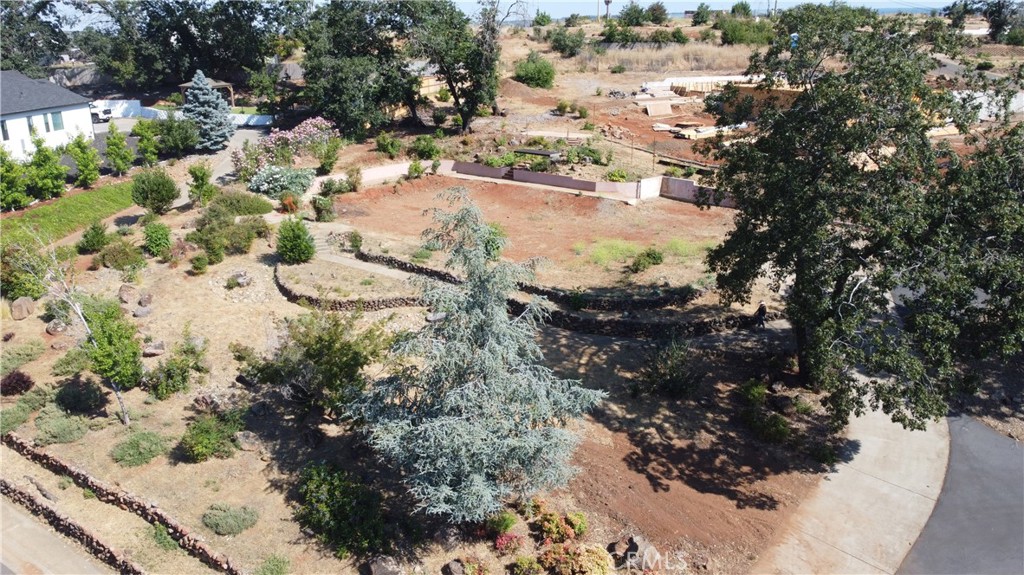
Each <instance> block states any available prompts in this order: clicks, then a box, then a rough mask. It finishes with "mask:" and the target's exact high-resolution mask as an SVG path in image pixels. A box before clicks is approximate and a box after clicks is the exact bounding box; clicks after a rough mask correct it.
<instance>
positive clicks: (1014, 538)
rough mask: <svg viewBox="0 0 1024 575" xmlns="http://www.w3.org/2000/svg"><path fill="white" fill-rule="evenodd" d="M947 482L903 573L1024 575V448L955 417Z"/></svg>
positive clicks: (981, 425) (978, 424) (971, 420)
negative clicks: (1016, 574) (996, 574)
mask: <svg viewBox="0 0 1024 575" xmlns="http://www.w3.org/2000/svg"><path fill="white" fill-rule="evenodd" d="M949 435H950V440H951V441H950V451H949V470H948V472H947V474H946V484H945V486H944V487H943V488H942V494H941V495H940V496H939V502H938V504H936V506H935V512H934V513H932V516H931V519H929V520H928V525H927V526H925V528H924V531H922V532H921V537H920V538H919V539H918V540H917V543H915V544H914V548H913V549H911V551H910V554H909V555H907V558H906V559H905V560H904V561H903V565H902V566H901V567H900V570H899V572H900V573H906V574H907V575H917V574H921V575H924V574H929V575H931V574H938V573H1024V445H1022V444H1021V443H1020V442H1018V441H1014V440H1013V439H1011V438H1009V437H1006V436H1005V435H1002V434H1001V433H999V432H997V431H995V430H993V429H992V428H990V427H988V426H987V425H985V424H984V423H981V422H980V421H978V420H976V419H974V418H971V417H965V416H958V417H951V418H950V419H949Z"/></svg>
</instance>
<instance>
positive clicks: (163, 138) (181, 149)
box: [157, 114, 199, 158]
mask: <svg viewBox="0 0 1024 575" xmlns="http://www.w3.org/2000/svg"><path fill="white" fill-rule="evenodd" d="M157 127H158V130H159V133H160V151H161V152H163V153H164V154H166V155H168V156H171V157H174V158H183V157H185V156H187V155H188V154H191V153H192V152H193V151H194V150H195V149H196V146H197V145H198V144H199V129H198V128H197V127H196V123H195V122H193V121H192V120H179V119H178V118H177V117H176V116H175V115H174V114H168V115H167V119H166V120H163V121H161V122H160V123H159V124H158V125H157Z"/></svg>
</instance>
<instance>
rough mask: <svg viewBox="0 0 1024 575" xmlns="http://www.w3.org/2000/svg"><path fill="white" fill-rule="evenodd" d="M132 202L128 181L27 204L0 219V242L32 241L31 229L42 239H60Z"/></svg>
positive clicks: (130, 185)
mask: <svg viewBox="0 0 1024 575" xmlns="http://www.w3.org/2000/svg"><path fill="white" fill-rule="evenodd" d="M131 205H132V184H131V182H125V183H123V184H114V185H110V186H103V187H101V188H96V189H95V190H90V191H87V192H82V193H79V194H75V195H73V196H67V197H64V198H60V199H58V200H56V201H55V202H53V203H51V204H46V205H44V206H39V207H37V208H29V209H27V210H25V211H24V212H22V213H21V214H18V215H16V216H12V217H8V218H4V219H3V220H0V243H3V244H7V243H10V242H19V243H25V242H26V241H28V242H31V241H32V234H33V232H32V230H35V232H34V233H36V234H38V235H39V236H40V237H42V238H43V239H44V240H46V239H49V240H59V239H61V238H63V237H64V236H67V235H69V234H72V233H74V232H76V231H78V230H80V229H82V228H84V227H85V226H87V225H89V224H90V223H92V222H93V221H94V220H97V219H103V218H106V217H108V216H111V215H113V214H116V213H117V212H120V211H121V210H123V209H125V208H128V207H130V206H131Z"/></svg>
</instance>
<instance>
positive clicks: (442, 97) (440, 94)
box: [436, 86, 452, 102]
mask: <svg viewBox="0 0 1024 575" xmlns="http://www.w3.org/2000/svg"><path fill="white" fill-rule="evenodd" d="M436 97H437V101H438V102H447V101H448V100H451V99H452V93H451V92H450V91H448V87H447V86H441V89H440V90H438V91H437V96H436Z"/></svg>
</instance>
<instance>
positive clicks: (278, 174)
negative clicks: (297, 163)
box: [249, 165, 316, 199]
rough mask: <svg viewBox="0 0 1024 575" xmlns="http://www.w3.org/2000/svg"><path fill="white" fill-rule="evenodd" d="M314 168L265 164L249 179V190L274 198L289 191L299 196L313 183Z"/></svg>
mask: <svg viewBox="0 0 1024 575" xmlns="http://www.w3.org/2000/svg"><path fill="white" fill-rule="evenodd" d="M315 176H316V171H315V170H310V169H295V168H283V167H281V166H274V165H270V166H265V167H263V168H261V169H260V171H258V172H256V175H255V176H253V178H252V180H250V181H249V191H250V192H253V193H255V194H262V195H264V196H268V197H271V198H274V199H278V198H281V197H282V196H284V194H287V193H291V194H295V195H296V196H299V197H301V196H302V195H303V194H305V193H306V190H308V189H309V186H311V185H312V184H313V178H314V177H315Z"/></svg>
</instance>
